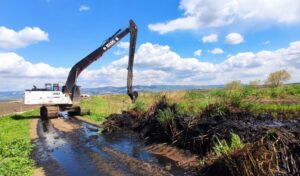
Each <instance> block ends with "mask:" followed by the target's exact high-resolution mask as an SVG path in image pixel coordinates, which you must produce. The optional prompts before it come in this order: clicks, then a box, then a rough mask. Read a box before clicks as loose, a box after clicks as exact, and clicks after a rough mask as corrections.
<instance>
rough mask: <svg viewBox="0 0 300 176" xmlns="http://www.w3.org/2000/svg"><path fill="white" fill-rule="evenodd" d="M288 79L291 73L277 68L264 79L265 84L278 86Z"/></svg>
mask: <svg viewBox="0 0 300 176" xmlns="http://www.w3.org/2000/svg"><path fill="white" fill-rule="evenodd" d="M289 79H291V75H290V74H289V73H288V72H287V71H286V70H279V71H276V72H273V73H270V74H269V76H268V78H267V80H266V83H267V85H270V86H272V87H278V86H279V85H281V84H283V83H284V82H286V81H288V80H289Z"/></svg>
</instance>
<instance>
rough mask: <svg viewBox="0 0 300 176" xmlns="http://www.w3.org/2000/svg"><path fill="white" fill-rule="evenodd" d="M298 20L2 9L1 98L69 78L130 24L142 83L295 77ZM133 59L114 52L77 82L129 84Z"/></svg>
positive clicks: (52, 0) (13, 2)
mask: <svg viewBox="0 0 300 176" xmlns="http://www.w3.org/2000/svg"><path fill="white" fill-rule="evenodd" d="M282 12H284V13H282ZM299 13H300V2H298V1H295V0H286V1H283V0H274V1H268V0H261V1H259V0H254V1H250V0H248V1H247V0H238V1H233V0H216V1H214V2H212V1H209V0H178V1H174V0H164V1H159V0H151V1H138V0H128V1H120V0H111V1H102V0H81V1H79V0H72V1H71V0H64V1H61V0H28V1H17V0H10V1H2V2H1V5H0V64H1V65H0V81H5V82H9V83H7V84H6V85H3V84H1V85H0V91H1V90H2V91H3V90H22V89H25V88H30V87H31V85H33V84H38V85H42V83H43V82H57V81H60V82H64V80H65V77H66V76H67V73H68V69H70V68H71V67H72V66H73V65H74V64H75V63H76V62H77V61H79V60H80V59H81V58H83V57H84V56H86V55H87V54H89V53H90V52H91V51H93V50H94V49H96V48H97V47H98V46H99V45H100V44H101V43H102V41H103V40H105V39H106V38H108V37H109V36H111V35H112V34H113V33H114V32H115V31H116V30H117V29H119V28H123V27H127V26H128V20H129V19H133V20H134V21H135V22H136V24H137V25H138V28H139V33H138V42H137V56H136V66H135V67H134V68H135V72H136V74H135V76H136V77H135V84H144V85H150V84H195V85H208V84H224V83H226V82H228V81H231V80H235V79H239V80H242V82H245V83H247V82H248V81H250V80H258V79H260V80H262V81H263V79H265V78H266V76H267V74H269V73H270V72H272V71H276V70H278V69H286V70H288V71H290V72H291V73H292V74H293V75H297V74H299V73H300V71H299V69H300V61H299V60H300V54H299V53H298V51H299V48H300V44H299V43H297V41H299V40H300V32H299V29H300V17H299V15H298V14H299ZM26 27H27V29H26ZM24 29H26V30H24ZM22 30H23V31H22ZM230 34H232V35H230ZM205 37H206V38H207V40H206V41H205V40H204V38H205ZM128 38H129V37H126V38H124V40H122V42H128ZM123 44H125V43H123ZM197 50H198V52H197ZM200 51H201V52H200ZM127 52H128V51H127V48H126V47H122V46H121V45H119V46H115V47H113V48H112V49H111V50H110V51H108V52H107V53H105V55H104V56H103V57H102V58H101V59H100V60H99V61H98V62H96V63H94V64H93V65H91V66H90V67H89V68H88V70H86V71H85V72H84V73H83V75H81V76H80V79H79V83H80V84H82V85H83V86H84V87H98V86H106V85H113V86H122V85H125V79H126V64H125V63H126V62H125V61H126V59H127V57H126V56H127ZM299 52H300V51H299ZM4 63H6V64H4ZM274 63H275V64H274ZM15 67H16V68H15ZM18 69H19V70H18ZM13 70H14V71H13ZM298 81H300V79H299V78H298V77H297V76H292V79H291V82H298Z"/></svg>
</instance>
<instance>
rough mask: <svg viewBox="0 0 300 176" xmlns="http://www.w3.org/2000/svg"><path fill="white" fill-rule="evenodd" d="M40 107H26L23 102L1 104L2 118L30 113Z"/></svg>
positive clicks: (0, 114)
mask: <svg viewBox="0 0 300 176" xmlns="http://www.w3.org/2000/svg"><path fill="white" fill-rule="evenodd" d="M38 107H39V106H36V105H24V103H23V102H22V101H5V102H0V117H1V116H3V115H6V114H11V113H20V112H25V111H29V110H32V109H35V108H38Z"/></svg>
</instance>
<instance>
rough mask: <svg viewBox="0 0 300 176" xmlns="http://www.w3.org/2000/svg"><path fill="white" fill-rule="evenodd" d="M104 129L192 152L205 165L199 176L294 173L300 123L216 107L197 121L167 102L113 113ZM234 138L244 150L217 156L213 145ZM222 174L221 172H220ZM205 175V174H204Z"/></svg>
mask: <svg viewBox="0 0 300 176" xmlns="http://www.w3.org/2000/svg"><path fill="white" fill-rule="evenodd" d="M104 129H105V130H104V131H105V132H109V131H114V130H122V129H130V130H134V131H136V132H138V133H140V135H141V136H142V137H144V138H146V139H147V141H148V142H155V143H168V144H171V145H173V146H177V147H179V148H182V149H185V150H189V151H191V152H192V153H195V154H197V155H198V156H199V158H201V159H203V161H205V162H204V163H203V164H202V166H199V167H198V168H197V169H198V171H197V173H204V174H205V173H206V174H207V175H220V173H222V175H266V174H268V173H274V174H275V175H278V174H279V175H280V174H294V173H298V172H299V170H298V169H297V168H298V167H300V162H299V160H300V159H299V156H300V155H299V154H300V151H299V149H300V143H299V141H300V123H299V121H298V120H289V121H288V120H275V119H273V118H272V116H271V115H269V114H260V115H259V116H255V115H253V114H252V113H251V112H250V111H248V110H245V109H240V108H236V107H231V106H224V105H220V104H215V105H209V106H208V107H207V108H206V109H204V110H203V112H202V113H201V114H199V115H198V116H196V117H191V116H187V115H184V114H182V113H180V112H179V111H178V108H177V106H176V104H169V103H168V102H167V100H166V98H164V97H163V98H162V99H161V100H160V101H159V102H158V103H156V104H155V105H154V106H153V107H151V108H150V109H149V111H147V112H146V113H142V114H141V113H138V112H135V111H131V112H123V113H122V114H120V115H116V114H114V115H111V116H110V117H108V120H107V122H106V123H105V124H104ZM231 134H236V135H238V136H239V137H240V138H241V141H243V142H244V143H246V145H245V147H243V149H241V150H238V151H234V152H231V153H230V154H226V155H224V156H223V155H222V157H219V156H218V157H216V156H215V154H214V147H215V146H216V142H217V141H226V143H228V144H230V143H231ZM222 170H224V172H223V171H222ZM206 174H205V175H206Z"/></svg>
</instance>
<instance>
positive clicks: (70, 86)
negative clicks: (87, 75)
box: [63, 20, 138, 102]
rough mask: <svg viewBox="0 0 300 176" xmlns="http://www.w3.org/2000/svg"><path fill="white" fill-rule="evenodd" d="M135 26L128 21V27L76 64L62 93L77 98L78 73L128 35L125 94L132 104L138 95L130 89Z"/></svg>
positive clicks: (132, 22) (135, 35)
mask: <svg viewBox="0 0 300 176" xmlns="http://www.w3.org/2000/svg"><path fill="white" fill-rule="evenodd" d="M137 30H138V29H137V26H136V24H135V23H134V21H133V20H130V21H129V27H127V28H125V29H124V30H121V29H119V30H118V31H117V32H116V33H115V34H114V35H112V36H111V37H109V38H108V39H107V40H106V41H105V42H104V44H102V45H101V46H100V47H98V48H97V49H96V50H95V51H93V52H92V53H90V54H89V55H88V56H86V57H85V58H83V59H82V60H80V61H79V62H77V63H76V64H75V65H74V66H73V67H72V69H71V71H70V72H69V75H68V78H67V81H66V84H65V86H64V87H63V92H64V93H65V94H69V95H70V97H71V100H72V101H73V100H74V98H76V97H78V95H79V94H80V93H79V87H78V86H77V85H76V81H77V78H78V76H79V75H80V73H81V72H82V71H83V70H84V69H86V68H87V67H88V66H89V65H90V64H92V63H93V62H95V61H96V60H98V59H99V58H100V57H101V56H102V55H103V54H104V53H105V52H106V51H107V50H109V49H110V48H111V47H112V46H114V45H115V44H116V43H117V42H118V41H120V40H121V39H122V38H123V37H125V36H126V35H127V34H130V46H129V60H128V75H127V94H128V95H129V97H130V98H131V100H132V101H133V102H134V101H135V100H136V98H137V97H138V93H137V92H136V91H133V88H132V78H133V71H132V69H133V61H134V53H135V46H136V38H137Z"/></svg>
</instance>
